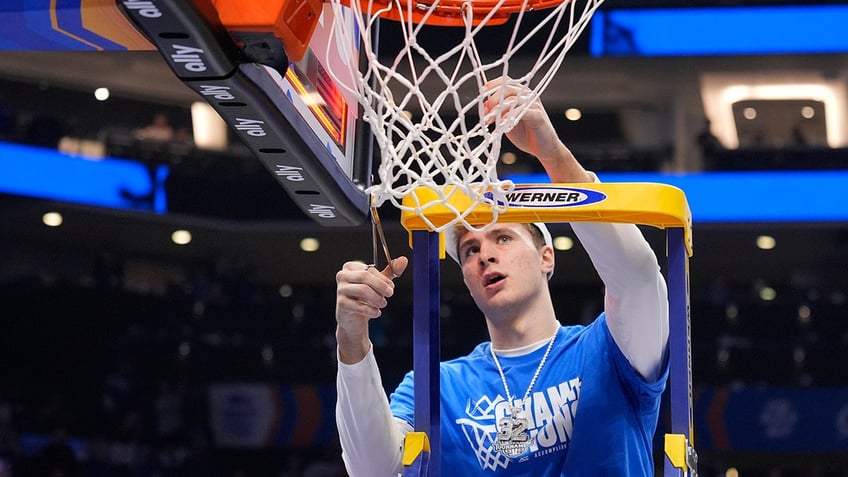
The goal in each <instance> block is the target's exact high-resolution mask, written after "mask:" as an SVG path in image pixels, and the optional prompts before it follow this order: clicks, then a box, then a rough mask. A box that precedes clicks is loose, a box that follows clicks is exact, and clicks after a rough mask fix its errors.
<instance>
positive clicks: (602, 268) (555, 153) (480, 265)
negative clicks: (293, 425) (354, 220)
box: [336, 89, 668, 477]
mask: <svg viewBox="0 0 848 477" xmlns="http://www.w3.org/2000/svg"><path fill="white" fill-rule="evenodd" d="M519 93H520V91H519V90H514V89H513V90H507V92H506V94H505V95H504V96H503V98H501V99H503V100H505V101H515V100H518V94H519ZM494 96H497V95H494ZM494 96H493V98H491V99H490V100H489V101H490V102H492V103H493V102H494V101H496V100H498V98H496V97H494ZM488 106H489V107H490V110H491V108H493V107H494V104H489V105H488ZM507 137H508V138H509V139H510V141H512V143H513V144H515V145H516V146H517V147H519V148H520V149H522V150H524V151H526V152H528V153H530V154H533V155H534V156H535V157H537V158H538V160H539V161H540V162H541V164H542V165H543V167H544V168H545V171H546V172H547V174H548V176H549V177H550V179H551V181H552V182H593V181H595V180H597V179H596V177H595V176H594V174H592V173H591V172H588V171H586V170H585V169H583V167H582V166H581V165H580V164H579V163H578V162H577V160H576V159H575V158H574V156H573V155H572V154H571V152H570V151H569V150H568V148H567V147H566V146H565V145H564V144H563V143H562V142H561V141H560V140H559V139H558V137H557V136H556V132H555V130H554V128H553V126H552V125H551V123H550V120H549V118H548V116H547V114H546V112H545V110H544V108H543V107H542V105H541V103H540V102H538V101H536V102H535V103H533V105H532V107H531V109H530V110H529V111H528V113H527V114H526V115H525V116H524V118H523V119H522V121H521V122H520V123H519V124H518V125H517V126H516V127H515V128H514V129H513V130H512V131H510V132H509V133H508V134H507ZM572 227H573V230H574V232H575V234H576V235H577V237H578V238H579V240H580V242H581V243H582V244H583V246H584V248H585V249H586V251H587V252H588V254H589V256H590V258H591V259H592V262H593V264H594V266H595V268H596V270H597V271H598V274H599V276H600V277H601V279H602V281H603V282H604V285H605V303H604V313H602V314H601V315H600V316H599V317H598V318H597V319H596V320H595V321H594V322H593V323H591V324H589V325H588V326H563V325H561V324H560V322H559V320H558V317H557V313H556V312H555V310H554V308H553V304H552V301H551V296H550V292H549V289H548V279H549V277H550V275H551V274H552V273H553V270H554V250H553V247H552V246H551V243H550V235H549V234H548V232H547V229H546V228H545V226H544V224H496V225H495V226H493V227H491V228H490V229H489V230H487V231H483V232H469V231H467V230H465V229H462V230H457V231H456V232H453V233H449V234H447V237H446V246H447V248H448V250H449V252H450V254H451V256H452V257H454V259H455V260H457V261H458V262H459V264H460V266H461V268H462V276H463V279H464V282H465V284H466V286H467V287H468V290H469V292H470V293H471V296H472V297H473V299H474V301H475V303H476V304H477V306H478V307H479V308H480V310H481V311H482V312H483V315H484V316H485V319H486V326H487V328H488V331H489V336H490V338H491V342H486V343H482V344H480V345H478V346H477V347H476V348H475V349H474V350H473V351H472V352H471V354H469V355H468V356H465V357H463V358H458V359H455V360H452V361H449V362H445V363H442V365H441V378H440V382H441V390H442V397H441V439H442V443H441V457H442V464H441V466H442V467H441V468H442V475H445V476H464V477H467V476H475V475H480V476H484V475H485V476H488V475H492V476H519V475H520V476H593V477H595V476H615V477H621V476H648V475H653V473H654V464H653V458H652V447H651V444H652V438H653V435H654V432H655V430H656V425H657V417H658V413H659V405H660V396H661V393H662V391H663V389H664V387H665V382H666V376H667V362H666V361H667V359H666V348H667V341H668V299H667V289H666V285H665V281H664V279H663V276H662V274H661V272H660V269H659V265H658V264H657V259H656V256H655V255H654V253H653V251H652V250H651V248H650V247H649V245H648V243H647V242H646V241H645V239H644V238H643V236H642V235H641V233H640V231H639V229H638V228H637V227H636V226H635V225H632V224H602V223H574V224H572ZM407 263H408V261H407V259H406V257H399V258H397V259H395V260H394V262H393V263H392V267H387V268H386V269H385V270H383V271H382V272H381V271H379V270H376V269H374V268H372V267H367V266H365V265H363V264H362V263H360V262H348V263H346V264H345V265H344V267H343V268H342V270H341V271H339V272H338V274H337V275H336V281H337V287H338V288H337V303H336V320H337V331H336V337H337V341H338V356H339V370H338V378H337V387H338V402H337V407H336V419H337V424H338V428H339V435H340V439H341V443H342V449H343V458H344V461H345V465H346V466H347V469H348V472H349V473H350V475H351V477H383V476H386V477H394V476H396V475H397V474H398V473H399V472H402V468H401V446H402V441H403V436H404V435H405V433H406V432H409V431H410V430H412V423H413V415H414V412H413V389H412V386H413V381H412V376H411V374H408V375H407V376H406V377H405V378H404V380H403V382H402V383H401V384H400V385H399V386H398V388H397V389H396V391H395V392H394V393H392V395H391V402H389V400H388V399H387V397H386V395H385V392H384V388H383V383H382V382H381V378H380V373H379V370H378V368H377V364H376V360H375V358H374V355H373V352H372V349H371V343H370V340H369V338H368V322H369V320H371V319H375V318H378V317H379V316H380V312H381V309H382V308H384V307H385V306H386V305H387V298H389V297H391V296H392V294H393V292H394V287H393V283H392V278H393V277H394V276H395V275H399V274H400V273H402V272H403V270H404V269H405V268H406V266H407ZM559 318H560V319H562V320H563V321H568V320H570V319H571V318H572V316H571V315H570V314H569V311H568V310H559Z"/></svg>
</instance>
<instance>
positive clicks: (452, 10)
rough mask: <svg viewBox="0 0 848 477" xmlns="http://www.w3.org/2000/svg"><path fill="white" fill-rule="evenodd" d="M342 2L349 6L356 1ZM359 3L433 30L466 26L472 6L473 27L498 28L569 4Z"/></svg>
mask: <svg viewBox="0 0 848 477" xmlns="http://www.w3.org/2000/svg"><path fill="white" fill-rule="evenodd" d="M341 1H342V3H344V4H345V5H348V6H349V5H350V1H352V0H341ZM354 1H355V0H354ZM358 1H359V5H360V8H361V9H362V11H363V12H367V13H368V12H379V13H377V14H378V15H379V16H380V17H381V18H386V19H389V20H395V21H403V22H406V21H411V22H412V23H416V24H418V23H425V24H427V25H433V26H456V27H460V26H465V17H466V16H467V13H466V12H465V9H466V8H468V5H471V6H472V7H473V8H474V10H473V12H472V14H471V24H472V25H474V26H476V25H479V24H481V23H484V22H485V24H486V25H491V26H495V25H502V24H504V23H506V21H507V20H509V17H510V16H511V15H512V14H514V13H520V12H521V11H528V12H531V11H534V10H542V9H545V8H551V7H555V6H557V5H560V4H562V3H563V1H569V0H527V1H526V2H524V1H521V0H502V1H499V0H436V1H437V2H438V3H435V2H433V3H429V4H428V3H425V2H424V1H416V2H415V3H407V2H404V1H401V2H400V3H395V2H391V1H390V0H389V1H387V0H358ZM398 7H400V8H398ZM490 14H491V16H489V15H490ZM487 17H488V19H487Z"/></svg>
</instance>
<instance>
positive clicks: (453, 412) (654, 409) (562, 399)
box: [390, 314, 668, 477]
mask: <svg viewBox="0 0 848 477" xmlns="http://www.w3.org/2000/svg"><path fill="white" fill-rule="evenodd" d="M490 348H491V344H490V343H489V342H486V343H482V344H480V345H478V346H477V347H476V348H475V349H474V350H473V351H472V352H471V354H469V355H468V356H464V357H462V358H457V359H454V360H451V361H447V362H444V363H442V364H441V378H440V382H441V456H442V459H441V460H442V475H443V476H446V477H450V476H463V477H467V476H477V475H480V476H488V475H497V476H499V477H500V476H534V477H536V476H543V477H552V476H568V477H580V476H592V477H602V476H610V477H613V476H614V477H624V476H649V475H653V473H654V463H653V455H652V439H653V435H654V432H655V431H656V427H657V419H658V414H659V407H660V398H661V394H662V392H663V390H664V388H665V383H666V379H667V375H668V369H667V366H666V369H665V371H664V372H663V374H662V376H661V377H660V379H658V380H657V381H656V382H653V383H648V382H645V380H644V379H642V378H641V377H640V376H639V374H638V373H637V372H636V371H635V370H634V369H633V367H632V366H630V363H628V361H627V358H625V356H624V354H622V352H621V350H620V349H619V348H618V346H616V344H615V342H614V341H613V338H612V335H611V334H610V332H609V328H608V327H607V324H606V317H605V315H604V314H601V315H600V316H599V317H598V319H597V320H595V321H594V322H593V323H592V324H590V325H588V326H564V327H562V328H561V329H560V330H559V333H558V334H557V337H556V341H555V342H554V345H553V347H552V348H551V353H550V356H549V357H548V360H547V362H546V364H545V366H544V367H543V368H542V370H541V372H540V374H539V377H538V379H537V381H536V383H535V385H534V386H533V389H532V391H531V393H530V396H529V398H528V400H527V402H526V403H525V406H524V413H523V414H524V417H526V418H527V419H528V425H527V429H528V433H529V436H530V446H529V448H528V449H527V451H525V452H524V453H523V454H521V455H519V456H517V457H514V458H508V457H506V456H505V455H503V454H501V453H500V452H498V451H497V450H495V448H494V447H493V444H494V443H495V441H496V438H497V427H496V422H497V420H498V418H502V417H504V416H505V415H507V413H508V412H509V409H510V406H509V403H507V402H506V399H505V397H504V395H505V394H506V393H505V391H504V388H503V383H502V381H501V378H500V374H499V373H498V369H497V366H496V365H495V362H494V360H493V359H492V355H491V351H490ZM546 349H547V346H543V347H542V348H541V349H538V350H536V351H533V352H532V353H529V354H527V355H524V356H516V357H500V356H499V357H498V359H499V360H500V362H501V366H502V368H503V371H504V375H505V376H506V379H507V383H508V384H509V390H510V392H511V393H512V394H513V398H514V399H515V401H516V402H520V401H521V398H522V397H523V396H524V393H525V391H526V390H527V386H528V385H529V384H530V380H531V379H532V377H533V374H534V373H535V372H536V369H537V368H538V366H539V362H540V360H541V359H542V356H543V355H544V353H545V350H546ZM390 404H391V410H392V414H393V415H395V416H396V417H398V418H401V419H403V420H405V421H406V422H408V423H409V424H410V425H413V424H414V410H413V404H414V392H413V378H412V372H410V373H408V374H407V375H406V376H405V377H404V379H403V381H402V382H401V383H400V385H399V386H398V388H397V389H396V390H395V392H394V393H392V395H391V403H390Z"/></svg>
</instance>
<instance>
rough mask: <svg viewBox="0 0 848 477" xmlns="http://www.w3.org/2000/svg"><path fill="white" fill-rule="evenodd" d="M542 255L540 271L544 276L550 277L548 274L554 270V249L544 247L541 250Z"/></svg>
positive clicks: (547, 246) (548, 246)
mask: <svg viewBox="0 0 848 477" xmlns="http://www.w3.org/2000/svg"><path fill="white" fill-rule="evenodd" d="M541 254H542V271H543V272H545V275H550V273H551V272H552V271H553V269H554V263H555V258H554V255H555V254H554V248H553V247H551V246H550V245H545V246H544V247H542V249H541Z"/></svg>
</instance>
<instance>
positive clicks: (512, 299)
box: [457, 223, 554, 315]
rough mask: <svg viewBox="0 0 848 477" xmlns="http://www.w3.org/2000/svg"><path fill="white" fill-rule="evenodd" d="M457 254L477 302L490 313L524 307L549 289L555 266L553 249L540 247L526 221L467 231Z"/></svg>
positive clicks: (459, 243)
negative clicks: (548, 276) (549, 276)
mask: <svg viewBox="0 0 848 477" xmlns="http://www.w3.org/2000/svg"><path fill="white" fill-rule="evenodd" d="M457 254H458V257H459V260H460V264H461V266H462V277H463V280H464V281H465V284H466V286H467V287H468V290H469V292H471V296H472V297H473V298H474V301H475V302H476V303H477V306H478V307H480V309H481V310H482V311H483V312H484V313H485V314H487V315H489V314H490V313H491V312H493V311H497V310H498V309H502V308H504V307H507V308H508V307H514V306H517V307H520V306H522V305H525V304H526V303H527V302H528V300H530V299H531V298H533V297H535V296H537V294H538V293H540V292H541V291H542V290H544V289H545V286H546V284H547V273H548V272H549V271H551V270H552V269H553V264H554V258H553V249H551V248H550V247H547V246H545V247H542V248H541V249H539V247H538V245H537V244H536V241H535V240H534V238H533V235H532V232H530V230H529V229H528V228H527V226H526V225H523V224H511V223H509V224H496V225H495V226H494V227H492V228H491V229H489V230H486V231H484V232H470V231H469V232H465V233H464V234H463V235H461V236H460V237H459V240H458V243H457Z"/></svg>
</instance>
